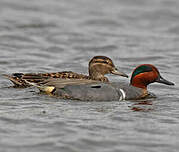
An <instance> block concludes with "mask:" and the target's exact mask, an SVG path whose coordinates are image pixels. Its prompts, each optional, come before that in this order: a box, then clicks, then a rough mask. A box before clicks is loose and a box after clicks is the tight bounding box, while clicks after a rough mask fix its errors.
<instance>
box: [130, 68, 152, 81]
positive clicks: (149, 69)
mask: <svg viewBox="0 0 179 152" xmlns="http://www.w3.org/2000/svg"><path fill="white" fill-rule="evenodd" d="M150 71H153V69H152V67H150V66H146V65H143V66H140V67H138V68H137V69H135V70H134V72H133V74H132V78H133V77H135V76H136V75H138V74H140V73H144V72H150Z"/></svg>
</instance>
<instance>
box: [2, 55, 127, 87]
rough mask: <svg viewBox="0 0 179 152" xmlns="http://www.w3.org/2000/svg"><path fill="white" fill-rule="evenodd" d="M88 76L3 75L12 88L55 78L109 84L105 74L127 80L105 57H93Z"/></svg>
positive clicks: (66, 72)
mask: <svg viewBox="0 0 179 152" xmlns="http://www.w3.org/2000/svg"><path fill="white" fill-rule="evenodd" d="M88 67H89V68H88V70H89V75H84V74H79V73H75V72H72V71H62V72H55V73H13V74H11V75H6V74H4V75H3V76H5V77H6V78H8V79H9V80H10V81H11V82H12V83H13V84H14V86H13V87H22V88H25V87H30V86H31V84H30V83H28V82H33V83H36V84H38V83H42V82H43V81H45V80H47V79H50V78H56V79H59V78H60V79H82V80H83V79H84V80H96V81H101V82H109V79H108V78H107V77H105V75H106V74H114V75H120V76H123V77H126V78H128V75H127V74H125V73H123V72H121V71H119V70H118V69H117V68H116V67H115V65H114V63H113V61H112V60H111V59H110V58H109V57H106V56H94V57H93V58H92V59H91V60H90V62H89V66H88Z"/></svg>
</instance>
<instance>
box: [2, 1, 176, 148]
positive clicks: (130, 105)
mask: <svg viewBox="0 0 179 152" xmlns="http://www.w3.org/2000/svg"><path fill="white" fill-rule="evenodd" d="M95 55H106V56H109V57H110V58H112V59H113V61H114V63H115V64H116V65H117V66H118V67H119V68H120V69H121V70H122V71H124V72H126V73H128V74H129V75H130V74H131V71H132V69H133V68H134V67H135V66H137V65H139V64H142V63H151V64H154V65H156V66H157V67H158V68H159V69H160V72H161V74H162V75H163V77H165V78H166V79H168V80H170V81H173V82H175V84H176V85H175V86H174V87H173V86H165V85H162V84H152V85H151V86H150V87H149V90H150V91H152V92H154V93H155V94H156V95H157V98H156V99H150V100H142V101H135V102H134V101H122V102H119V101H113V102H75V101H67V100H66V101H65V100H60V99H56V98H52V97H49V96H46V95H41V94H38V90H37V89H34V88H27V89H14V88H8V86H11V85H12V84H11V82H9V81H8V80H6V79H5V78H3V77H2V76H1V77H0V151H1V152H11V151H13V152H20V151H22V152H24V151H28V152H30V151H33V152H35V151H38V152H49V151H53V152H55V151H56V152H59V151H60V152H92V151H94V152H119V151H120V152H129V151H132V152H144V151H145V152H147V151H148V152H169V151H170V152H175V151H176V152H177V151H178V149H179V144H178V143H179V95H178V91H179V86H178V83H179V76H178V75H179V1H178V0H110V1H109V0H1V1H0V74H9V73H13V72H55V71H63V70H72V71H76V72H80V73H87V72H88V70H87V66H88V61H89V60H90V58H92V57H93V56H95ZM108 77H109V79H110V80H111V81H126V82H127V81H129V80H127V79H125V78H122V77H116V76H111V75H109V76H108Z"/></svg>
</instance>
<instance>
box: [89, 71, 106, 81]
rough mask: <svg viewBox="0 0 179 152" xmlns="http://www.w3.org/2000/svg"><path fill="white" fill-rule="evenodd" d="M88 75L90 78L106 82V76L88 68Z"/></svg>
mask: <svg viewBox="0 0 179 152" xmlns="http://www.w3.org/2000/svg"><path fill="white" fill-rule="evenodd" d="M89 76H90V78H91V79H92V80H98V81H102V82H108V78H107V77H105V76H104V75H103V74H101V73H99V72H98V71H90V70H89Z"/></svg>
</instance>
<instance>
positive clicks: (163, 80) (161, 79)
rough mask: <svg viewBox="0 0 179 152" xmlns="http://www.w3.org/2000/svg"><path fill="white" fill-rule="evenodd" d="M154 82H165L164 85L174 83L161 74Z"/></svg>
mask: <svg viewBox="0 0 179 152" xmlns="http://www.w3.org/2000/svg"><path fill="white" fill-rule="evenodd" d="M156 82H158V83H163V84H166V85H175V84H174V83H173V82H170V81H168V80H166V79H164V78H163V77H161V76H160V77H159V78H158V79H157V80H156Z"/></svg>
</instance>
